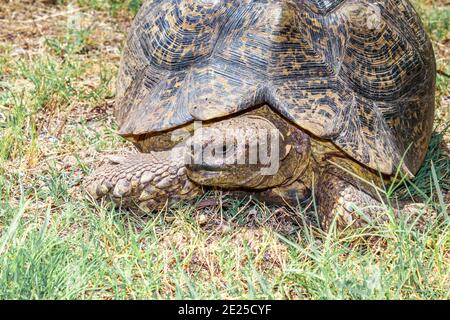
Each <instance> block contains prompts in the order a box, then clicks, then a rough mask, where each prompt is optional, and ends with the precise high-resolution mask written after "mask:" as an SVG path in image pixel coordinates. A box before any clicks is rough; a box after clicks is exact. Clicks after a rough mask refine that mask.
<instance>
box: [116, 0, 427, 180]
mask: <svg viewBox="0 0 450 320" xmlns="http://www.w3.org/2000/svg"><path fill="white" fill-rule="evenodd" d="M435 77H436V66H435V60H434V54H433V49H432V45H431V43H430V41H429V39H428V37H427V35H426V33H425V31H424V28H423V26H422V24H421V22H420V19H419V17H418V15H417V14H416V12H415V11H414V9H413V7H412V6H411V4H410V3H409V2H408V1H406V0H383V1H377V0H363V1H351V0H279V1H275V0H153V1H148V2H146V3H145V4H144V5H143V7H142V8H141V10H140V12H139V13H138V15H137V17H136V18H135V20H134V23H133V26H132V27H131V30H130V33H129V37H128V41H127V45H126V48H125V51H124V55H123V59H122V63H121V68H120V72H119V81H118V92H117V93H118V102H117V109H116V117H117V119H118V122H119V126H120V131H119V133H120V134H122V135H123V136H125V137H133V136H134V137H136V136H140V135H143V134H153V133H157V132H162V131H167V130H170V129H173V128H175V127H179V126H182V125H185V124H187V123H190V122H192V121H195V120H211V119H216V118H220V117H224V116H229V115H232V114H234V113H236V112H240V111H243V110H246V109H248V108H252V107H255V106H258V105H261V104H269V105H270V106H271V107H272V108H274V109H275V110H276V111H278V112H279V113H280V114H282V115H283V116H284V117H286V118H287V119H289V120H290V121H292V122H294V123H295V124H297V125H298V126H299V127H301V128H302V129H304V130H306V131H308V132H309V133H310V134H312V135H314V136H316V137H319V138H323V139H327V140H330V141H332V142H333V143H334V144H335V145H336V146H337V147H338V148H339V149H341V150H342V151H344V152H345V153H346V154H347V155H349V156H350V157H352V158H353V159H355V160H357V161H358V162H360V163H362V164H364V165H366V166H368V167H370V168H372V169H374V170H379V171H380V172H382V173H384V174H393V173H394V172H395V170H396V168H397V167H399V164H400V163H403V165H402V166H401V168H402V170H403V171H404V172H406V173H409V174H412V175H413V174H415V173H416V172H417V170H418V169H419V166H420V165H421V163H422V161H423V159H424V157H425V154H426V151H427V147H428V144H429V140H430V136H431V132H432V126H433V118H434V91H435V90H434V86H435Z"/></svg>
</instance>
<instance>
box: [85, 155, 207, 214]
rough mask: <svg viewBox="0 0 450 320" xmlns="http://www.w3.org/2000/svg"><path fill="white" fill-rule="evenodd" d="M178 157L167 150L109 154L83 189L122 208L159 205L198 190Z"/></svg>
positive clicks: (191, 194)
mask: <svg viewBox="0 0 450 320" xmlns="http://www.w3.org/2000/svg"><path fill="white" fill-rule="evenodd" d="M182 160H183V159H182V158H179V159H174V157H173V156H172V153H171V152H170V151H163V152H153V153H141V154H132V155H127V156H124V157H110V158H109V159H108V162H107V163H106V164H104V165H102V166H101V167H100V168H99V169H98V170H97V171H95V172H94V174H92V175H91V176H89V177H88V178H87V180H86V182H85V186H86V191H87V192H88V194H89V195H90V196H92V197H93V198H94V199H96V200H98V199H101V198H105V197H110V198H112V199H113V200H114V202H116V203H118V204H120V205H122V206H123V207H126V208H133V207H139V208H140V209H142V210H143V211H147V212H148V211H152V210H157V209H161V208H163V207H164V206H165V205H166V203H169V204H172V203H174V202H177V201H180V200H184V199H186V200H188V199H191V198H193V197H195V196H196V195H198V194H199V193H200V191H201V188H200V187H199V186H197V185H196V184H194V183H193V182H192V181H190V180H189V178H188V177H187V174H186V168H185V166H184V163H183V161H182Z"/></svg>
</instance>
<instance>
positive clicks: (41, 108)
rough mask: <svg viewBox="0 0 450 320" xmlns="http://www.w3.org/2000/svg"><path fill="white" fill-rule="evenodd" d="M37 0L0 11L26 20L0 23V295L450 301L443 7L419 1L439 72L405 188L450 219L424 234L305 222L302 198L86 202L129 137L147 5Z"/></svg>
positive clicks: (448, 35)
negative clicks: (118, 84)
mask: <svg viewBox="0 0 450 320" xmlns="http://www.w3.org/2000/svg"><path fill="white" fill-rule="evenodd" d="M33 3H34V2H33ZM29 5H30V4H29V3H27V1H14V0H13V1H6V2H2V4H0V21H3V20H5V19H8V18H7V17H8V16H11V13H12V12H14V16H15V17H16V18H15V21H17V22H15V23H6V24H2V25H4V26H5V27H4V28H3V27H2V30H0V128H1V129H0V130H1V131H0V298H1V299H142V298H156V299H166V298H192V299H194V298H205V299H215V298H238V299H253V298H254V299H267V298H274V299H431V298H432V299H448V298H450V232H449V230H450V222H449V220H448V202H449V192H450V186H449V178H450V173H449V157H448V146H449V141H450V140H449V138H448V130H447V125H448V122H449V119H450V116H449V113H448V112H449V78H448V77H447V76H445V74H448V73H449V72H450V65H449V52H450V51H449V50H450V48H449V47H450V29H449V25H448V21H449V19H448V16H449V14H450V11H449V9H448V8H446V7H445V6H444V2H442V1H415V5H416V7H417V8H418V10H419V12H420V14H421V15H422V17H423V21H424V24H425V25H426V27H427V29H428V31H429V32H430V34H431V37H432V40H433V44H434V47H435V51H436V55H437V61H438V69H439V70H440V74H439V76H438V81H437V98H436V99H437V112H436V130H435V133H434V136H433V140H432V143H431V145H430V149H429V153H428V155H427V160H426V161H425V163H424V165H423V167H422V168H421V170H420V172H419V174H418V175H417V177H416V178H415V179H414V180H412V181H404V182H402V184H401V185H399V186H397V189H396V191H395V195H398V196H402V197H408V198H414V199H416V200H417V201H419V202H422V203H425V206H424V208H423V214H425V215H426V214H427V213H428V212H429V211H433V212H436V213H437V215H438V217H440V218H441V219H439V218H436V219H428V221H427V222H428V223H427V226H426V227H425V230H424V231H423V232H418V231H417V230H415V229H414V228H413V221H409V220H408V217H404V218H402V219H401V220H400V221H399V220H394V219H393V220H392V221H391V222H390V223H388V224H386V225H382V226H375V227H373V228H371V229H370V230H369V229H360V230H355V231H351V232H345V233H337V232H333V231H331V232H329V233H328V234H324V233H323V232H321V231H320V230H317V229H314V228H313V227H311V226H308V225H305V224H302V223H301V221H302V217H303V216H304V212H302V210H301V208H298V209H297V210H295V211H292V210H287V209H283V208H279V209H276V210H274V209H269V208H267V207H265V206H264V205H263V204H261V203H258V202H255V201H253V200H251V199H242V200H236V199H230V198H228V197H226V196H225V195H223V194H221V193H215V194H212V193H211V194H208V195H206V196H205V197H204V198H203V200H202V199H199V200H198V201H199V204H198V205H187V204H179V205H178V206H177V207H175V208H173V209H170V210H163V211H161V212H159V213H158V214H154V215H151V216H145V217H143V216H140V215H139V214H137V213H133V212H128V211H123V210H120V209H117V208H113V207H112V206H111V205H110V204H108V203H100V204H95V203H91V202H90V201H88V200H86V199H85V198H84V193H83V190H82V189H81V187H80V183H81V181H82V179H83V177H84V176H85V175H86V174H88V173H89V172H90V170H91V168H92V167H93V166H94V164H95V163H96V161H98V159H99V158H100V157H101V156H102V155H103V154H107V153H109V152H116V151H117V150H121V151H124V152H125V151H126V150H128V149H130V148H131V147H130V146H129V144H128V143H126V142H125V141H123V140H122V139H121V138H119V137H118V136H117V135H116V134H115V130H116V129H117V127H116V124H115V123H114V120H113V117H112V105H113V101H114V82H115V75H116V72H117V66H118V63H119V59H120V48H121V45H122V43H123V41H124V39H125V36H126V34H125V32H126V30H127V27H128V26H129V24H130V21H131V19H132V16H133V15H134V14H135V13H136V11H137V9H138V7H139V1H135V0H129V1H118V0H89V1H88V0H78V1H75V2H70V3H69V2H68V1H46V2H37V3H34V4H33V10H29ZM32 20H35V22H34V23H33V24H30V21H32ZM204 203H207V205H206V206H205V205H204ZM446 216H447V219H445V217H446ZM442 217H444V219H442ZM368 234H370V235H371V237H367V236H365V235H368ZM375 236H376V237H375Z"/></svg>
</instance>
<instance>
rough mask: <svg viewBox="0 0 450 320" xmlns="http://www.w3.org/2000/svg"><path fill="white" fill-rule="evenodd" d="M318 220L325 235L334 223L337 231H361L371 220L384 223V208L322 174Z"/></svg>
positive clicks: (351, 186)
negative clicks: (354, 229)
mask: <svg viewBox="0 0 450 320" xmlns="http://www.w3.org/2000/svg"><path fill="white" fill-rule="evenodd" d="M317 200H318V211H319V219H320V220H321V221H320V223H321V225H322V227H323V228H324V229H325V230H326V231H328V230H329V229H330V227H331V225H332V223H333V221H334V220H336V221H335V223H336V228H337V229H340V230H342V229H346V228H348V227H362V226H364V225H365V224H367V223H369V222H371V221H373V220H374V219H375V220H377V221H380V219H381V220H382V221H383V220H385V219H387V217H388V216H387V214H386V210H385V208H384V206H383V204H382V203H381V202H380V201H378V200H377V199H375V198H374V197H372V196H371V195H369V194H368V193H366V192H365V191H363V190H362V189H360V188H358V187H356V186H354V185H353V184H351V183H350V182H348V181H347V180H344V179H342V178H341V177H340V176H338V175H334V174H332V173H325V174H323V176H322V177H321V179H320V182H319V184H318V186H317Z"/></svg>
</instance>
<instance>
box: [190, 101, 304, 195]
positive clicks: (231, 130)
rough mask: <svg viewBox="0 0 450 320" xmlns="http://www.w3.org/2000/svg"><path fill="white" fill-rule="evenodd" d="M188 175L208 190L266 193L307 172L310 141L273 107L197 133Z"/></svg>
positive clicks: (207, 127)
mask: <svg viewBox="0 0 450 320" xmlns="http://www.w3.org/2000/svg"><path fill="white" fill-rule="evenodd" d="M187 146H188V148H187V150H188V151H189V152H188V158H187V162H188V166H187V167H188V175H189V177H190V178H191V179H192V180H193V181H195V182H197V183H199V184H201V185H207V186H215V187H223V188H228V189H230V188H231V189H233V188H251V189H265V188H269V187H273V186H279V185H283V184H289V183H291V182H293V181H294V180H296V179H298V178H299V177H300V176H301V175H302V173H303V172H304V171H305V170H306V169H307V168H308V165H309V161H308V160H309V157H310V151H311V146H310V140H309V136H308V135H307V134H306V133H304V132H302V131H301V130H299V129H298V128H296V127H295V126H294V125H292V124H291V123H290V122H289V121H287V120H285V119H283V118H282V117H281V116H279V115H277V114H276V113H275V112H273V111H272V110H271V109H270V108H269V107H268V106H263V107H261V108H258V109H255V110H253V111H250V112H248V113H245V114H243V115H240V116H236V117H232V118H229V119H225V120H222V121H219V122H215V123H213V124H211V125H209V126H206V127H204V126H202V127H197V128H195V130H194V134H193V136H192V137H191V138H190V139H189V141H188V143H187Z"/></svg>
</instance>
